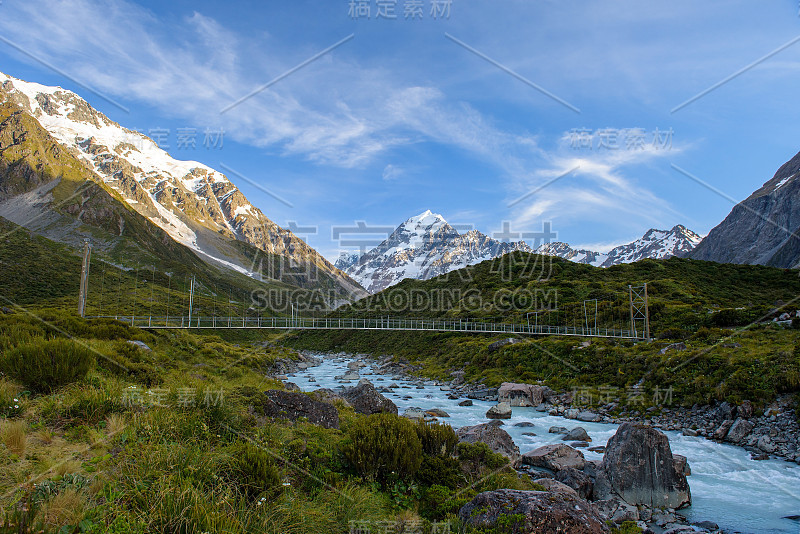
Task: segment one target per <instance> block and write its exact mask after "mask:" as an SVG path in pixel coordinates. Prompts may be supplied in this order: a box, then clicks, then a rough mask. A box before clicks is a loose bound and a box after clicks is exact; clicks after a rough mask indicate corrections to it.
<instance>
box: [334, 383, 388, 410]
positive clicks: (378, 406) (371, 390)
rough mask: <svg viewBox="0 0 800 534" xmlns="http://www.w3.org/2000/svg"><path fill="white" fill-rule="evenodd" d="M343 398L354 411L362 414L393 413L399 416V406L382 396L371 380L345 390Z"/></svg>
mask: <svg viewBox="0 0 800 534" xmlns="http://www.w3.org/2000/svg"><path fill="white" fill-rule="evenodd" d="M342 397H343V398H344V399H345V400H346V401H347V402H349V403H350V405H351V406H352V407H353V409H354V410H355V411H356V412H358V413H362V414H366V415H369V414H373V413H393V414H395V415H397V406H396V405H395V404H394V403H393V402H392V401H390V400H389V399H387V398H386V397H384V396H383V395H381V394H380V393H379V392H378V390H376V389H375V386H373V385H372V383H371V382H370V381H369V380H366V379H363V380H361V381H360V382H359V383H358V385H357V386H354V387H351V388H345V389H344V391H342Z"/></svg>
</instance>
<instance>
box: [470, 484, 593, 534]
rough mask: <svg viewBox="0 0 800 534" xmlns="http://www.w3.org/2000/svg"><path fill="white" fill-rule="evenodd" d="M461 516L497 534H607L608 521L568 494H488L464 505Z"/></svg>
mask: <svg viewBox="0 0 800 534" xmlns="http://www.w3.org/2000/svg"><path fill="white" fill-rule="evenodd" d="M458 516H459V518H460V519H461V521H463V522H464V523H465V524H467V525H469V526H470V527H473V528H487V529H497V531H498V532H510V531H512V530H513V531H514V532H543V533H561V532H563V533H567V532H568V533H570V534H600V533H604V532H608V527H607V526H606V524H605V522H604V521H603V519H602V518H601V517H600V516H599V515H597V513H596V512H595V511H594V509H593V508H592V506H591V505H590V504H589V503H587V502H586V501H584V500H582V499H579V498H577V497H575V496H574V495H570V494H569V493H550V492H546V491H520V490H511V489H500V490H495V491H485V492H483V493H480V494H478V495H477V496H475V498H474V499H472V501H470V502H468V503H467V504H465V505H464V506H463V507H462V508H461V510H460V511H459V512H458ZM512 525H513V526H512Z"/></svg>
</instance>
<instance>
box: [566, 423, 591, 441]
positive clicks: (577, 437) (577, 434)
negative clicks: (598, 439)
mask: <svg viewBox="0 0 800 534" xmlns="http://www.w3.org/2000/svg"><path fill="white" fill-rule="evenodd" d="M561 441H586V442H589V441H592V438H590V437H589V434H588V433H587V432H586V430H585V429H584V428H583V427H580V426H576V427H575V428H573V429H572V430H570V431H569V432H567V433H566V434H564V437H563V438H561Z"/></svg>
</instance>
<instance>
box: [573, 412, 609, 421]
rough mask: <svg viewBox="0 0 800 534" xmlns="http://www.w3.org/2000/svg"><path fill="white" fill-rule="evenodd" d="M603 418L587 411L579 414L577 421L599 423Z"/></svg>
mask: <svg viewBox="0 0 800 534" xmlns="http://www.w3.org/2000/svg"><path fill="white" fill-rule="evenodd" d="M602 418H603V417H602V416H601V415H600V414H598V413H594V412H589V411H586V410H584V411H581V412H578V415H577V416H576V417H575V419H577V420H578V421H583V422H584V423H596V422H597V421H600V420H601V419H602Z"/></svg>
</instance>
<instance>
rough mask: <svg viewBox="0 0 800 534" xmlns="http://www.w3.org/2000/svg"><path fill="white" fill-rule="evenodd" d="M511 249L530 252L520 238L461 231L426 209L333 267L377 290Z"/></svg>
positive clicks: (458, 266) (369, 288)
mask: <svg viewBox="0 0 800 534" xmlns="http://www.w3.org/2000/svg"><path fill="white" fill-rule="evenodd" d="M515 250H524V251H526V252H532V251H531V249H530V247H528V245H527V244H525V243H524V242H519V243H502V242H500V241H497V240H495V239H492V238H490V237H488V236H485V235H484V234H482V233H480V232H478V231H477V230H472V231H470V232H467V233H465V234H459V233H458V232H457V231H456V230H455V229H454V228H453V227H452V226H450V224H448V222H447V221H446V220H445V219H444V217H442V216H441V215H439V214H438V213H433V212H432V211H430V210H425V211H424V212H422V213H420V214H419V215H416V216H414V217H411V218H410V219H408V220H406V221H405V222H404V223H403V224H401V225H400V226H398V227H397V229H396V230H395V231H394V232H392V234H391V235H390V236H389V238H388V239H386V240H385V241H384V242H383V243H381V244H380V245H378V246H377V247H375V248H374V249H372V250H370V251H369V252H367V253H366V254H364V255H362V256H360V257H357V256H356V257H355V259H354V257H353V256H352V255H348V254H343V255H342V256H341V257H340V258H339V260H338V261H337V266H338V267H339V268H340V269H342V270H344V271H345V272H346V273H347V274H349V275H350V276H351V277H353V278H354V279H356V280H357V281H358V282H359V283H361V285H362V286H364V287H365V288H366V289H367V291H369V292H370V293H377V292H378V291H381V290H383V289H386V288H387V287H389V286H391V285H394V284H396V283H398V282H400V281H402V280H403V279H405V278H414V279H418V280H427V279H429V278H433V277H435V276H439V275H441V274H444V273H447V272H450V271H452V270H455V269H461V268H462V267H466V266H468V265H474V264H476V263H480V262H482V261H485V260H490V259H492V258H496V257H498V256H502V255H503V254H507V253H508V252H513V251H515Z"/></svg>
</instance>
